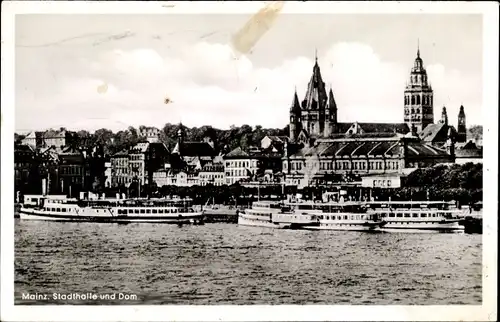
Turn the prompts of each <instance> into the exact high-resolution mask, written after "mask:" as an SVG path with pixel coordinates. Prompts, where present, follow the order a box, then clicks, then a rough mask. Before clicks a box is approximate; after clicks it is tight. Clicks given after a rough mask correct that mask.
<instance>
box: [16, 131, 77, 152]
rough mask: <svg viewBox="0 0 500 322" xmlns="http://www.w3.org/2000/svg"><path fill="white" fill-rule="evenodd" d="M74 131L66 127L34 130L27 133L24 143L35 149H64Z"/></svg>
mask: <svg viewBox="0 0 500 322" xmlns="http://www.w3.org/2000/svg"><path fill="white" fill-rule="evenodd" d="M73 136H74V135H73V133H72V132H69V131H66V130H64V129H62V130H59V131H56V130H47V131H45V132H38V131H33V132H30V133H28V134H27V135H26V137H25V138H24V139H23V140H22V144H24V145H29V146H31V147H32V148H33V149H34V150H38V149H42V148H49V147H56V148H58V149H60V150H62V149H63V148H64V147H66V146H67V145H68V143H70V142H71V140H72V138H73Z"/></svg>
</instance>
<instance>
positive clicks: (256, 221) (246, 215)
mask: <svg viewBox="0 0 500 322" xmlns="http://www.w3.org/2000/svg"><path fill="white" fill-rule="evenodd" d="M281 211H282V203H281V202H280V201H254V202H253V203H252V207H251V208H248V209H245V210H242V211H239V212H238V225H243V226H259V227H268V228H282V226H281V225H280V224H279V223H275V222H274V221H273V214H277V213H280V212H281Z"/></svg>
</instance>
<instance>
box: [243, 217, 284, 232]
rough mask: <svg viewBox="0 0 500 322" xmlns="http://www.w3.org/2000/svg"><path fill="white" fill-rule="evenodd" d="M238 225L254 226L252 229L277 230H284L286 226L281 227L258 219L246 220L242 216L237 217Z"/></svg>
mask: <svg viewBox="0 0 500 322" xmlns="http://www.w3.org/2000/svg"><path fill="white" fill-rule="evenodd" d="M238 225H241V226H254V227H266V228H277V229H284V228H287V226H288V225H282V224H279V223H275V222H272V221H266V220H259V219H253V218H248V217H245V216H242V215H239V216H238Z"/></svg>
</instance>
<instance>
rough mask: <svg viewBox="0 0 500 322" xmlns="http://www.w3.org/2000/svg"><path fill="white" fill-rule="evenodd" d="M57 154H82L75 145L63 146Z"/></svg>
mask: <svg viewBox="0 0 500 322" xmlns="http://www.w3.org/2000/svg"><path fill="white" fill-rule="evenodd" d="M59 154H63V155H70V154H74V155H77V154H78V155H80V154H82V151H80V150H78V149H77V148H75V147H67V148H64V149H63V150H62V151H61V152H60V153H59Z"/></svg>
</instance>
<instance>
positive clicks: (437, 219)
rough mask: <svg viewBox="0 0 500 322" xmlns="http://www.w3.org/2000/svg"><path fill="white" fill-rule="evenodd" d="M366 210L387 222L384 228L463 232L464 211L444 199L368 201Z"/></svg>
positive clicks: (391, 229)
mask: <svg viewBox="0 0 500 322" xmlns="http://www.w3.org/2000/svg"><path fill="white" fill-rule="evenodd" d="M365 205H366V207H367V212H368V213H370V214H374V215H377V216H379V217H380V218H382V220H384V221H385V222H386V224H385V226H384V229H383V230H384V231H429V232H432V231H434V232H463V231H464V229H465V228H464V226H463V225H461V224H460V221H461V220H462V218H461V217H462V216H463V212H462V211H460V210H459V209H457V208H455V207H454V205H453V203H450V202H444V201H371V202H366V203H365Z"/></svg>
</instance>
